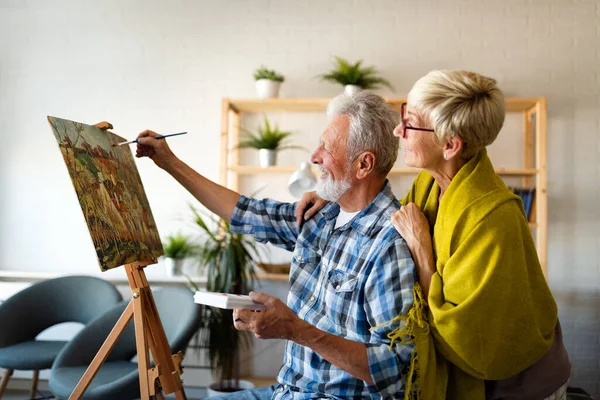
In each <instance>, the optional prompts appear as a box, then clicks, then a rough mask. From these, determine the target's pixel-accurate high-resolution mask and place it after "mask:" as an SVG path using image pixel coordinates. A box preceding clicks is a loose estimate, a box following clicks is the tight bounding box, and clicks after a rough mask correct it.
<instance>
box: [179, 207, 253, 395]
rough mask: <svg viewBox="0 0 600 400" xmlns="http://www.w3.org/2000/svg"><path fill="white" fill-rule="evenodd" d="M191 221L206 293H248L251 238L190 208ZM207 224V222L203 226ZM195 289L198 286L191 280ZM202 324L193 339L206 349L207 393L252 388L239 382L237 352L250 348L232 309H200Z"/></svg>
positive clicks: (250, 266) (249, 343) (203, 307)
mask: <svg viewBox="0 0 600 400" xmlns="http://www.w3.org/2000/svg"><path fill="white" fill-rule="evenodd" d="M191 209H192V212H193V215H194V222H195V224H196V226H197V227H198V228H199V229H200V233H201V240H202V243H201V244H200V246H199V249H198V251H197V255H198V257H199V261H200V267H201V268H203V269H204V270H205V271H206V276H207V283H206V290H207V291H209V292H220V293H234V294H248V293H249V292H250V290H251V286H252V284H253V281H254V279H255V278H256V275H255V270H254V268H255V266H256V260H257V257H258V253H257V250H256V243H255V242H254V238H253V237H252V236H249V235H241V234H234V233H231V232H230V230H229V223H228V222H227V221H225V220H223V219H218V218H217V217H214V216H210V217H209V220H207V219H206V217H203V216H202V215H201V212H200V211H198V210H196V209H195V208H194V207H191ZM207 222H208V223H207ZM190 283H191V285H192V287H193V288H194V289H195V290H199V288H198V285H196V284H194V283H193V282H192V281H191V280H190ZM201 312H202V321H203V325H202V328H201V329H200V331H199V333H198V335H197V336H196V339H197V342H198V343H197V344H198V346H199V347H204V348H208V356H209V360H210V365H211V368H212V371H213V374H214V377H215V383H213V384H212V385H210V391H211V392H212V393H214V392H233V391H236V390H244V389H249V388H252V387H253V385H252V384H251V383H250V382H248V381H240V379H239V378H240V365H239V364H240V352H241V351H242V350H249V349H250V347H251V343H252V341H251V338H252V336H251V334H250V333H249V332H244V331H238V330H237V329H235V327H234V326H233V322H232V320H233V318H232V314H233V311H232V310H224V309H219V308H213V307H208V306H202V311H201Z"/></svg>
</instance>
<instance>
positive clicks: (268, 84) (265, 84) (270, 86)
mask: <svg viewBox="0 0 600 400" xmlns="http://www.w3.org/2000/svg"><path fill="white" fill-rule="evenodd" d="M280 86H281V82H278V81H272V80H270V79H259V80H257V81H256V94H257V95H258V98H259V99H273V98H276V97H279V87H280Z"/></svg>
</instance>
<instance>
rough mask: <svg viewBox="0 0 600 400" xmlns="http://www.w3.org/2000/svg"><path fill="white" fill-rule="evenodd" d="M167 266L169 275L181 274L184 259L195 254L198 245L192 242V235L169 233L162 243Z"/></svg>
mask: <svg viewBox="0 0 600 400" xmlns="http://www.w3.org/2000/svg"><path fill="white" fill-rule="evenodd" d="M162 245H163V251H164V257H165V268H166V271H167V275H168V276H175V275H181V272H182V271H181V268H182V266H183V260H184V259H185V258H186V257H190V256H192V255H194V252H195V251H196V249H197V246H196V245H195V244H194V243H193V242H192V237H191V236H188V235H183V234H181V233H176V234H174V235H169V236H167V237H166V238H165V240H164V241H163V243H162Z"/></svg>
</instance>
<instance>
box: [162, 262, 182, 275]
mask: <svg viewBox="0 0 600 400" xmlns="http://www.w3.org/2000/svg"><path fill="white" fill-rule="evenodd" d="M182 268H183V258H171V257H165V270H166V273H167V276H168V277H170V278H172V277H174V276H181V272H182Z"/></svg>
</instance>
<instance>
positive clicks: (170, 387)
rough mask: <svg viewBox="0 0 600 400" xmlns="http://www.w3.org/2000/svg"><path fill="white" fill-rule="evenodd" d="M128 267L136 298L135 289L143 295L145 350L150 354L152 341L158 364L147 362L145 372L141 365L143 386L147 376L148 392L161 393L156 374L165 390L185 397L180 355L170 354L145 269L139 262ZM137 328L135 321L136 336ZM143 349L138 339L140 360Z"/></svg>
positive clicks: (140, 312) (152, 348) (141, 297)
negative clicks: (157, 387)
mask: <svg viewBox="0 0 600 400" xmlns="http://www.w3.org/2000/svg"><path fill="white" fill-rule="evenodd" d="M125 269H126V271H127V277H128V279H129V285H130V287H131V290H132V291H133V293H134V301H135V300H136V299H135V293H138V294H139V298H140V299H142V300H141V301H139V302H138V303H139V304H140V306H141V307H142V309H141V311H139V310H138V309H136V310H135V315H136V316H137V315H140V316H142V320H143V321H144V325H143V329H144V332H145V336H144V341H145V343H146V348H145V351H146V354H147V351H148V348H147V346H148V344H149V346H150V350H151V351H152V357H153V358H154V363H155V365H156V367H155V368H153V369H149V368H148V367H149V363H148V367H147V368H146V369H145V373H143V372H144V371H143V370H142V367H141V365H140V387H141V385H142V383H141V382H142V379H144V380H145V381H146V387H147V388H148V393H149V394H152V395H154V394H155V393H159V392H160V391H155V385H156V383H157V382H156V378H157V377H158V379H159V380H160V384H161V387H162V390H163V391H164V393H166V394H168V393H175V398H176V399H177V400H186V399H187V397H186V395H185V391H184V389H183V382H182V381H181V378H180V376H179V370H180V368H179V362H180V358H179V357H173V356H172V355H171V349H170V347H169V342H168V340H167V335H166V334H165V330H164V328H163V326H162V323H161V321H160V316H159V315H158V309H157V308H156V303H155V302H154V297H153V296H152V291H151V290H150V286H149V284H148V281H147V280H146V275H145V273H144V269H143V267H140V266H138V265H137V264H128V265H126V266H125ZM134 318H135V317H134ZM137 332H138V324H136V338H137ZM140 351H141V349H140V345H139V341H138V360H140ZM174 359H176V360H177V361H178V362H177V364H178V365H177V367H175V362H174V361H173V360H174ZM142 377H143V378H142ZM149 377H150V378H149ZM142 393H143V392H142ZM141 398H142V400H144V399H145V398H144V397H143V396H142V397H141Z"/></svg>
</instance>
